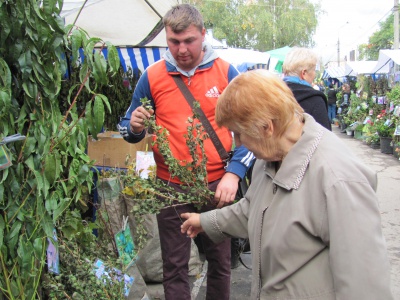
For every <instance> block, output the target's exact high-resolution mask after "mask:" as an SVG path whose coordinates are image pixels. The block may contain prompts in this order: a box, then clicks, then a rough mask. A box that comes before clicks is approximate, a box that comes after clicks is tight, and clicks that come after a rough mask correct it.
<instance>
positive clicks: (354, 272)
mask: <svg viewBox="0 0 400 300" xmlns="http://www.w3.org/2000/svg"><path fill="white" fill-rule="evenodd" d="M254 107H256V108H257V109H254ZM243 111H245V112H246V114H243ZM216 121H217V124H218V125H219V126H226V127H228V128H229V129H230V130H231V131H232V132H233V133H234V135H235V141H236V144H237V145H245V146H246V147H247V148H248V149H249V150H251V151H252V152H253V153H254V155H255V156H256V158H257V160H256V163H255V165H254V169H253V178H252V183H251V185H250V187H249V189H248V191H247V193H246V194H245V196H244V198H242V199H241V200H240V201H239V202H237V203H235V204H233V205H231V206H227V207H224V208H222V209H220V210H212V211H209V212H205V213H202V214H196V213H191V212H187V213H183V214H182V215H181V217H182V218H184V219H186V221H185V222H184V223H183V225H182V226H181V232H182V233H184V234H187V235H188V236H190V237H191V238H194V237H195V236H196V235H197V234H198V233H200V232H203V231H204V232H206V233H207V235H208V236H209V237H210V238H211V239H212V240H213V241H214V242H216V243H217V242H220V241H223V240H224V239H226V238H228V237H232V236H238V237H242V238H243V237H249V241H250V247H251V249H255V251H252V287H251V299H271V300H272V299H313V300H335V299H385V300H390V299H393V296H392V294H391V291H390V265H389V260H388V256H387V249H386V243H385V239H384V237H383V234H382V228H381V214H380V211H379V202H378V198H377V195H376V189H377V175H376V173H375V172H373V171H371V170H370V169H368V168H367V167H366V166H365V164H364V163H363V162H362V161H361V160H359V159H358V158H357V157H356V156H355V155H354V154H353V153H352V152H351V151H350V149H349V148H347V146H346V145H345V144H344V143H343V142H342V141H341V140H340V139H339V138H338V137H337V136H336V135H335V134H334V133H332V132H331V131H329V130H327V129H326V128H324V127H323V126H321V125H320V124H318V123H317V122H316V121H315V120H314V118H312V117H311V116H310V115H309V114H307V113H304V111H303V109H302V108H301V107H300V105H299V104H298V103H297V101H296V99H295V98H294V97H293V94H292V92H291V91H290V89H289V88H288V87H287V85H285V83H284V82H283V81H282V80H281V79H280V78H278V77H277V76H276V75H274V74H271V73H269V72H268V71H266V70H256V71H252V72H247V73H243V74H240V75H239V76H238V77H236V78H235V79H234V80H233V81H232V82H231V83H230V84H229V85H228V87H227V88H226V89H225V91H224V92H223V93H222V95H221V97H220V99H219V102H218V104H217V109H216Z"/></svg>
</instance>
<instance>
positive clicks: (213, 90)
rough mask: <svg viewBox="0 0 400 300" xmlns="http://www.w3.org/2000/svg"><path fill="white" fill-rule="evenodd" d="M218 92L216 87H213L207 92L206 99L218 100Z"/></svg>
mask: <svg viewBox="0 0 400 300" xmlns="http://www.w3.org/2000/svg"><path fill="white" fill-rule="evenodd" d="M219 95H220V94H219V92H218V89H217V87H216V86H214V87H213V88H211V89H210V90H209V91H207V93H206V97H208V98H218V97H219Z"/></svg>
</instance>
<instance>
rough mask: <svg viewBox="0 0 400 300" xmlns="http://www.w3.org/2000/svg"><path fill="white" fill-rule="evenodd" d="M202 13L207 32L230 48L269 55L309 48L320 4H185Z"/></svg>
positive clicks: (300, 0)
mask: <svg viewBox="0 0 400 300" xmlns="http://www.w3.org/2000/svg"><path fill="white" fill-rule="evenodd" d="M184 2H186V3H190V4H193V5H195V6H196V7H197V8H198V9H199V10H200V11H201V13H202V15H203V17H204V22H205V26H206V28H212V29H213V35H214V37H215V38H217V39H220V40H222V39H226V41H227V44H228V45H229V46H230V47H235V48H250V49H254V50H258V51H268V50H272V49H277V48H281V47H284V46H290V47H293V46H300V47H312V46H313V45H314V42H313V40H312V37H313V35H314V33H315V30H316V27H317V24H318V16H319V15H320V14H321V12H322V11H321V8H320V5H319V4H314V3H312V2H311V1H309V0H257V1H256V0H223V1H210V0H187V1H184Z"/></svg>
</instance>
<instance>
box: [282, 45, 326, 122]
mask: <svg viewBox="0 0 400 300" xmlns="http://www.w3.org/2000/svg"><path fill="white" fill-rule="evenodd" d="M317 62H318V57H317V55H316V54H315V53H314V52H313V51H311V50H310V49H307V48H297V47H294V48H293V49H292V50H290V52H289V53H288V54H287V55H286V58H285V61H284V63H283V66H282V68H283V73H284V75H285V77H284V78H283V80H284V81H285V82H286V84H287V85H288V86H289V88H290V89H291V90H292V92H293V95H294V97H295V98H296V100H297V102H299V104H300V106H301V107H302V108H303V109H304V111H305V112H306V113H308V114H310V115H311V116H313V118H314V119H315V121H317V122H318V123H320V124H321V125H322V126H324V127H325V128H326V129H329V130H332V128H331V122H329V118H328V107H327V99H326V96H325V94H324V93H323V92H321V91H319V90H318V91H317V90H315V89H314V88H313V87H312V83H313V81H314V79H315V68H316V66H317Z"/></svg>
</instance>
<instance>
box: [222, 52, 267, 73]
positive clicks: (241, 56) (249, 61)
mask: <svg viewBox="0 0 400 300" xmlns="http://www.w3.org/2000/svg"><path fill="white" fill-rule="evenodd" d="M215 51H217V52H218V54H219V56H220V57H221V58H222V59H224V60H226V61H227V62H229V63H231V64H232V65H234V66H235V67H236V68H238V70H239V71H241V72H245V71H247V68H248V67H252V66H254V65H256V64H264V65H268V63H269V59H270V55H269V54H268V53H265V52H260V51H255V50H249V49H237V48H226V49H215Z"/></svg>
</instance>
